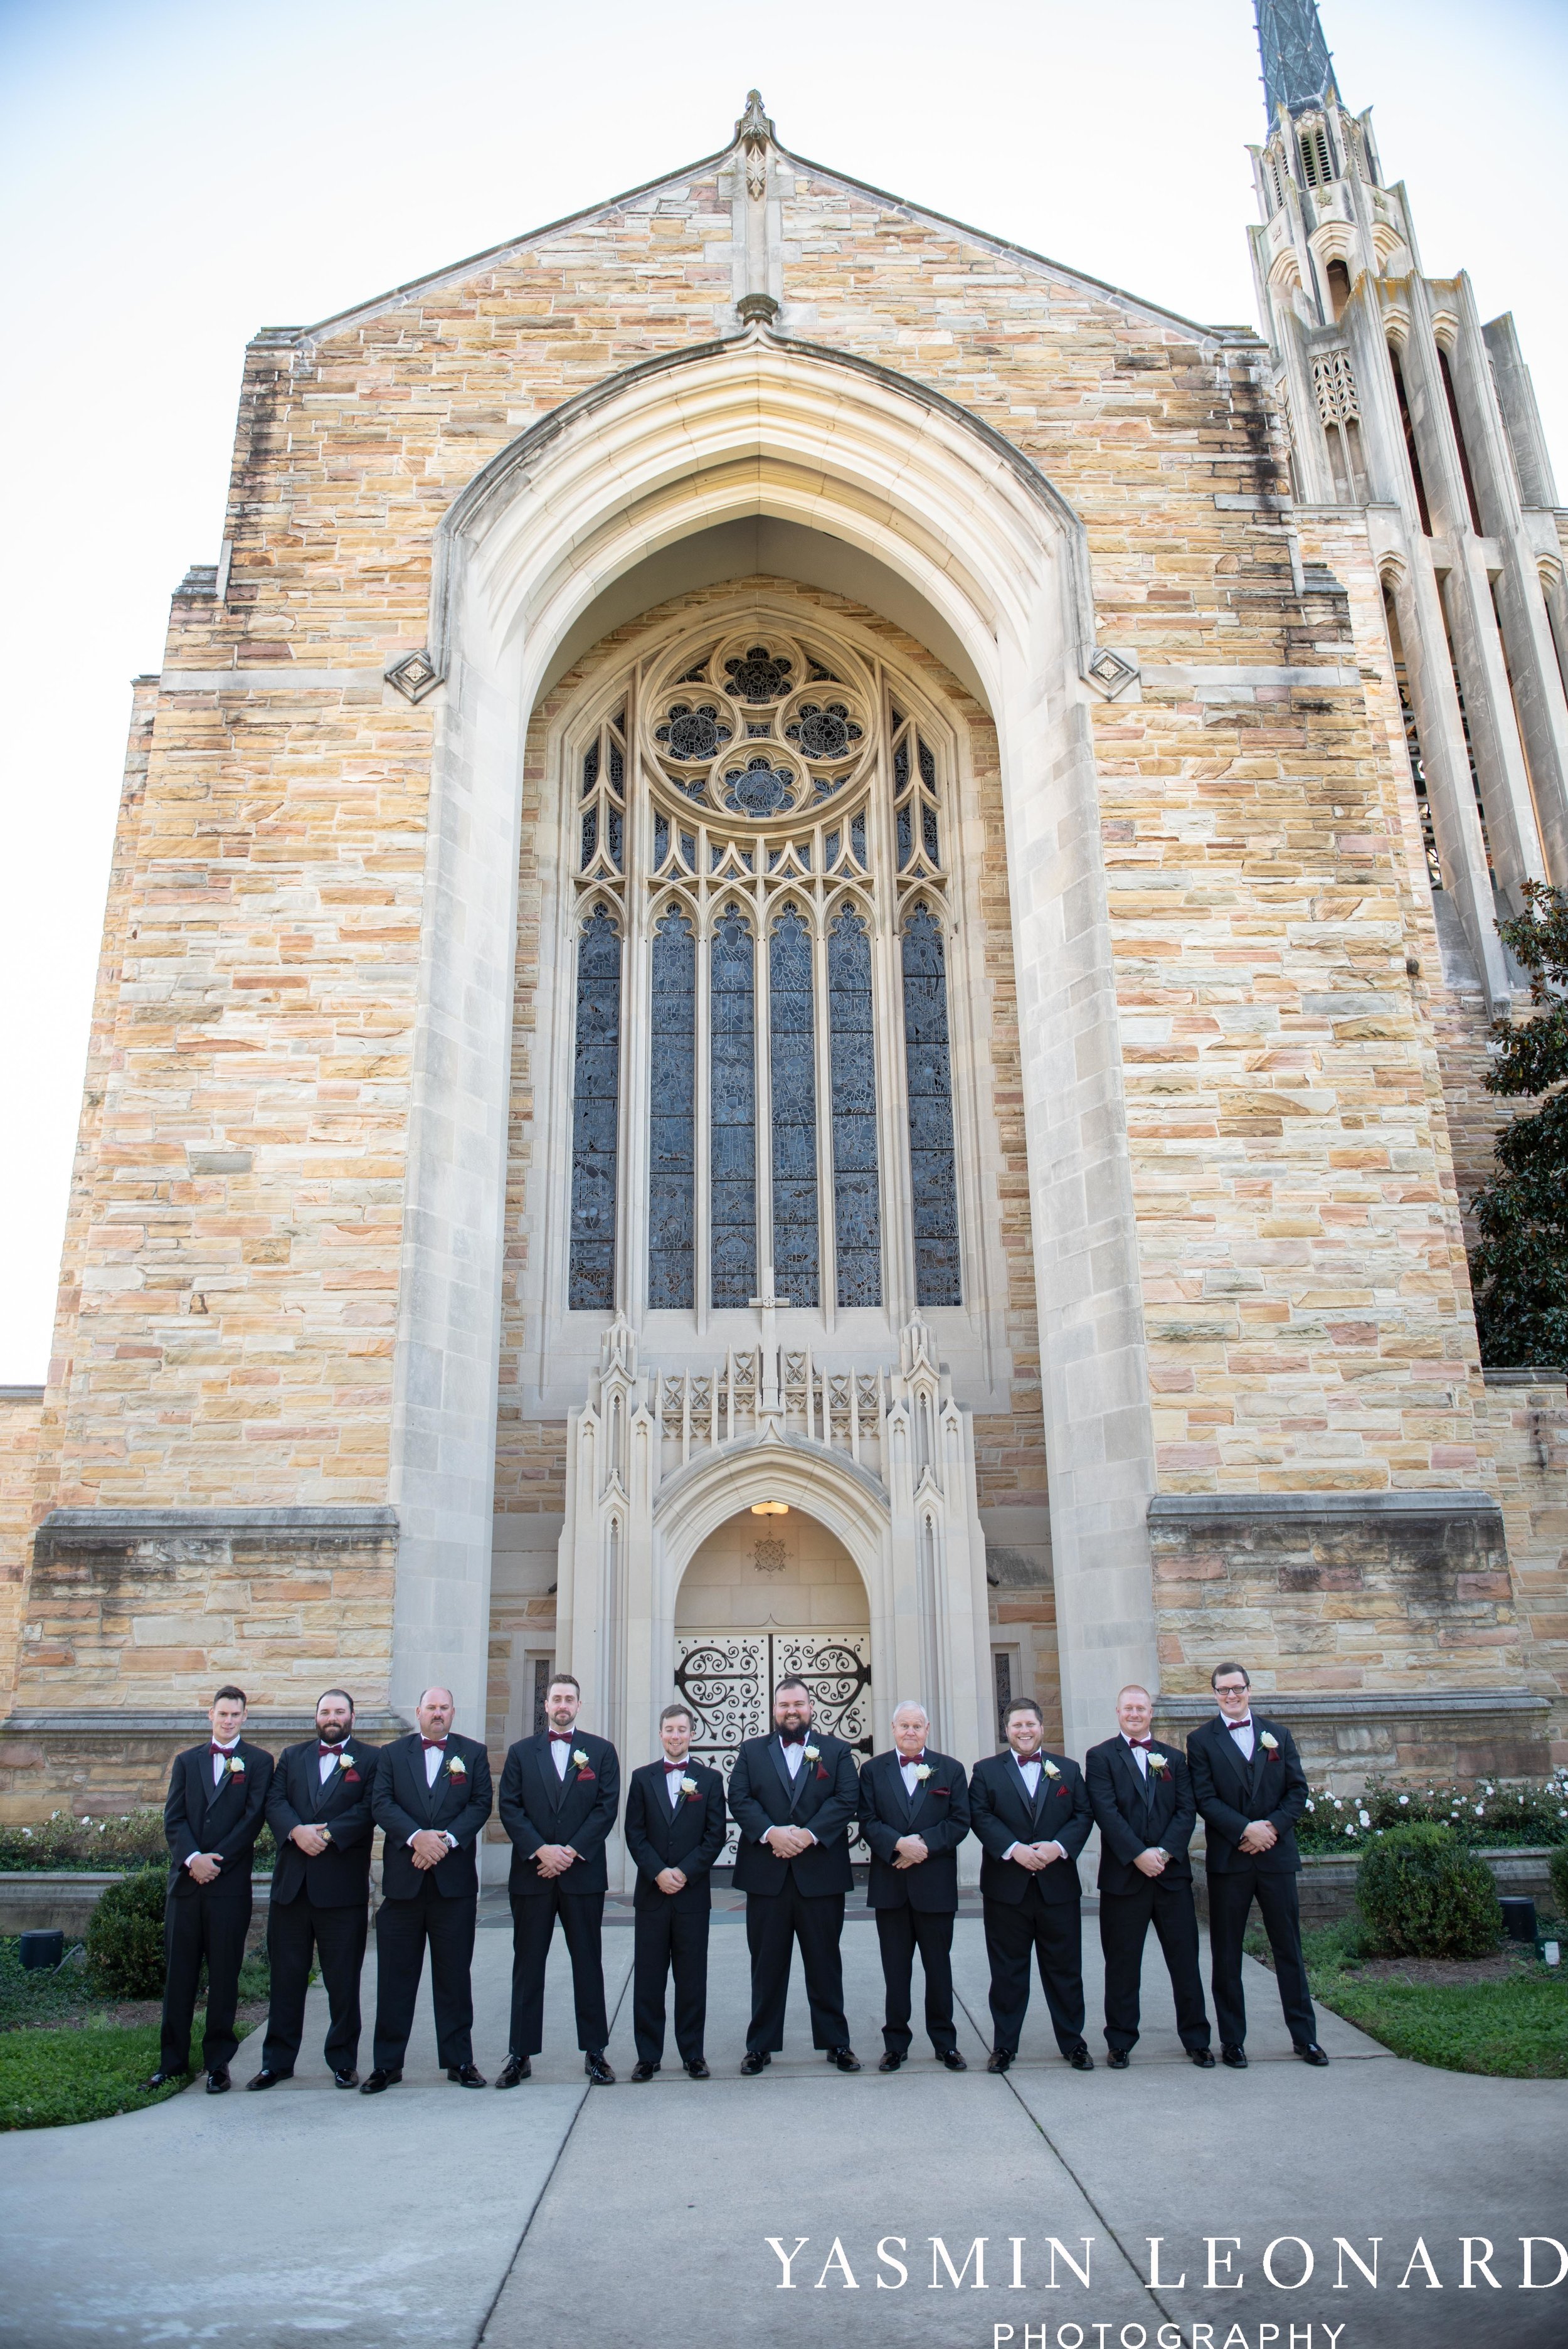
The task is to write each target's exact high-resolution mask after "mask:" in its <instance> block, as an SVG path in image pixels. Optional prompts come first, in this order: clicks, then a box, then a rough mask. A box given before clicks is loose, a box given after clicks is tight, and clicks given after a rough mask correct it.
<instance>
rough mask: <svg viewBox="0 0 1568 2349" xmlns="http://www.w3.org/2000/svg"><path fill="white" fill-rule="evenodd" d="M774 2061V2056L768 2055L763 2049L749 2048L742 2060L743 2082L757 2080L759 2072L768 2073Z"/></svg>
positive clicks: (741, 2074) (741, 2072) (741, 2073)
mask: <svg viewBox="0 0 1568 2349" xmlns="http://www.w3.org/2000/svg"><path fill="white" fill-rule="evenodd" d="M772 2061H773V2058H772V2056H771V2055H769V2054H767V2053H766V2052H765V2051H764V2050H763V2049H762V2048H760V2047H748V2049H747V2051H746V2053H745V2054H744V2055H743V2056H742V2057H741V2059H740V2076H741V2078H742V2079H743V2080H755V2078H756V2077H757V2075H758V2072H763V2071H766V2070H767V2068H768V2066H769V2064H771V2063H772Z"/></svg>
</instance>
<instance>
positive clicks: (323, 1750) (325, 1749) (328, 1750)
mask: <svg viewBox="0 0 1568 2349" xmlns="http://www.w3.org/2000/svg"><path fill="white" fill-rule="evenodd" d="M425 1742H426V1744H429V1742H430V1741H429V1740H428V1738H427V1739H426V1741H425ZM315 1750H316V1752H317V1753H318V1754H331V1756H332V1758H333V1760H334V1761H335V1762H336V1761H338V1760H339V1759H340V1758H341V1756H342V1753H343V1748H342V1746H341V1745H318V1746H317V1747H316V1749H315Z"/></svg>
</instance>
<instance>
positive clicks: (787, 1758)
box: [779, 1738, 806, 1778]
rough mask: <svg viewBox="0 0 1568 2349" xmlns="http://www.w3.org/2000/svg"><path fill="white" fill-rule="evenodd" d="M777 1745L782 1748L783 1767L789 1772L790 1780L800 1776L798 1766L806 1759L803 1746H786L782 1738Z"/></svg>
mask: <svg viewBox="0 0 1568 2349" xmlns="http://www.w3.org/2000/svg"><path fill="white" fill-rule="evenodd" d="M779 1744H780V1745H782V1746H783V1747H784V1767H785V1768H786V1769H787V1770H788V1771H789V1775H790V1777H791V1778H798V1777H799V1775H800V1764H801V1763H802V1762H804V1760H805V1759H806V1749H805V1747H804V1745H786V1744H784V1740H783V1739H782V1738H780V1739H779Z"/></svg>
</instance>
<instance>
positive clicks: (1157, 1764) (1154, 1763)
mask: <svg viewBox="0 0 1568 2349" xmlns="http://www.w3.org/2000/svg"><path fill="white" fill-rule="evenodd" d="M1149 1766H1150V1769H1151V1770H1163V1769H1164V1768H1165V1767H1166V1766H1167V1764H1166V1760H1165V1756H1164V1754H1150V1757H1149Z"/></svg>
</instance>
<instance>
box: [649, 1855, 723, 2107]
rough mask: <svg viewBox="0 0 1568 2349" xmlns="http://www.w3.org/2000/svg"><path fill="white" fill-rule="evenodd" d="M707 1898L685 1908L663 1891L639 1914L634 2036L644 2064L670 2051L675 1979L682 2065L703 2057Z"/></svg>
mask: <svg viewBox="0 0 1568 2349" xmlns="http://www.w3.org/2000/svg"><path fill="white" fill-rule="evenodd" d="M711 1913H712V1912H711V1910H710V1909H709V1907H708V1903H707V1899H706V1898H705V1899H703V1900H702V1901H701V1903H700V1904H698V1905H696V1906H694V1907H693V1908H690V1909H683V1908H681V1907H680V1906H679V1904H678V1902H676V1901H675V1900H673V1899H671V1898H670V1896H669V1895H668V1893H665V1892H661V1893H660V1894H659V1895H658V1896H657V1898H656V1899H654V1900H650V1901H649V1903H648V1905H647V1907H646V1908H645V1909H638V1910H637V1912H636V1920H635V1923H634V1927H633V1934H632V1942H633V1947H632V2035H633V2037H634V2039H635V2041H636V2043H637V2055H638V2059H639V2061H640V2062H642V2063H644V2064H657V2063H660V2062H662V2060H663V2058H664V2052H665V1982H666V1980H667V1978H668V1976H669V1974H670V1973H671V1971H674V1974H675V1978H676V2050H677V2051H678V2053H679V2055H680V2059H681V2062H682V2063H683V2064H695V2063H696V2062H697V2061H698V2060H699V2059H700V2058H701V2056H702V2052H703V2051H702V2042H703V2033H704V2031H705V2029H706V2027H707V1924H708V1918H709V1916H710V1914H711Z"/></svg>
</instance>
